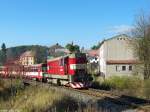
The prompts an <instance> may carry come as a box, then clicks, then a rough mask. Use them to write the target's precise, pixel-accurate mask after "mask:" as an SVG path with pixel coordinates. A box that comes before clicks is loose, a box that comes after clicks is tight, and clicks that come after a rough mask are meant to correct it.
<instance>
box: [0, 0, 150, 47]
mask: <svg viewBox="0 0 150 112" xmlns="http://www.w3.org/2000/svg"><path fill="white" fill-rule="evenodd" d="M141 12H144V13H145V12H146V13H148V12H150V0H0V44H1V43H3V42H4V43H5V44H6V46H7V47H12V46H19V45H36V44H38V45H45V46H51V45H53V44H56V43H60V44H61V45H63V46H64V45H66V44H67V43H71V42H72V41H73V42H74V44H78V45H80V46H81V47H82V46H83V47H85V48H87V49H88V48H90V47H91V46H93V45H94V44H96V43H98V42H100V41H102V40H103V39H106V38H111V37H112V36H115V35H117V34H121V33H126V32H128V31H130V29H132V28H133V24H134V21H135V18H136V17H137V16H138V14H140V13H141Z"/></svg>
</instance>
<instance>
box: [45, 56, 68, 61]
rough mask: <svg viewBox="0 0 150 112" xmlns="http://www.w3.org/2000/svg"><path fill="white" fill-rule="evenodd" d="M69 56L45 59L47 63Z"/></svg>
mask: <svg viewBox="0 0 150 112" xmlns="http://www.w3.org/2000/svg"><path fill="white" fill-rule="evenodd" d="M68 56H69V55H65V56H60V57H57V58H52V59H47V61H54V60H59V59H61V58H65V57H68Z"/></svg>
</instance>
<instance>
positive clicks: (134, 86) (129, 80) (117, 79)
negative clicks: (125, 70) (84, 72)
mask: <svg viewBox="0 0 150 112" xmlns="http://www.w3.org/2000/svg"><path fill="white" fill-rule="evenodd" d="M93 86H95V88H99V89H104V90H117V91H118V92H119V91H120V92H122V93H124V94H127V95H131V96H136V97H142V98H146V99H149V98H150V79H149V80H142V79H140V78H139V77H136V76H113V77H110V78H108V79H105V80H102V79H100V78H97V79H96V78H95V81H94V82H93Z"/></svg>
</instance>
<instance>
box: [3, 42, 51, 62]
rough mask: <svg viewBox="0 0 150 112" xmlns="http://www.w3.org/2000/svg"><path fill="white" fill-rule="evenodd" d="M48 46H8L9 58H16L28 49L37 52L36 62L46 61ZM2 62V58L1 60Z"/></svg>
mask: <svg viewBox="0 0 150 112" xmlns="http://www.w3.org/2000/svg"><path fill="white" fill-rule="evenodd" d="M48 49H49V48H48V47H46V46H41V45H26V46H16V47H10V48H7V59H12V58H13V59H15V58H17V57H19V56H20V55H21V54H22V53H24V52H25V51H28V50H32V51H34V52H35V56H36V63H41V62H44V61H45V59H46V57H47V51H48ZM0 62H1V60H0Z"/></svg>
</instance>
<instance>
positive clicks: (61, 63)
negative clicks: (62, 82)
mask: <svg viewBox="0 0 150 112" xmlns="http://www.w3.org/2000/svg"><path fill="white" fill-rule="evenodd" d="M59 65H60V66H64V58H62V59H60V61H59Z"/></svg>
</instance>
